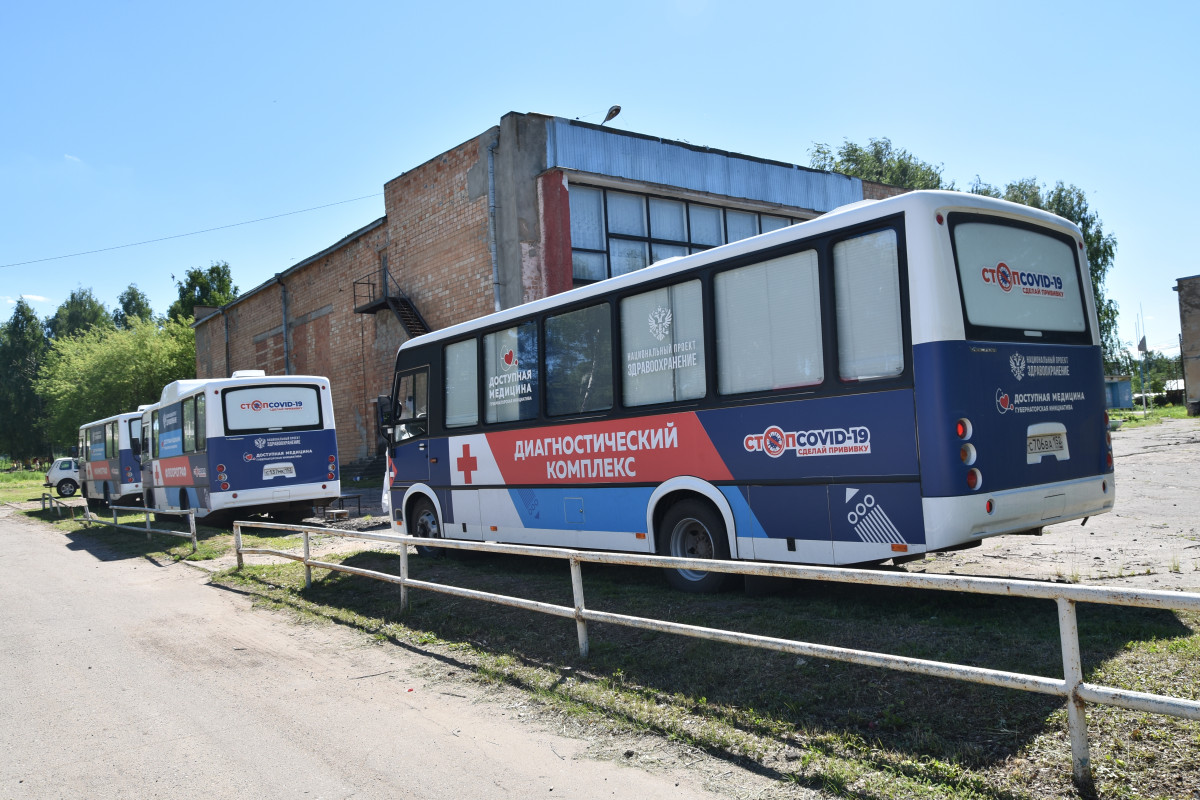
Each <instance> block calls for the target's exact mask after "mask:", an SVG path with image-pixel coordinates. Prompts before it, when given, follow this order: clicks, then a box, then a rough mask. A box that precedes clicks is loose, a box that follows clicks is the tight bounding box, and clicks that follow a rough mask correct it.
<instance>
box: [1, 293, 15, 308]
mask: <svg viewBox="0 0 1200 800" xmlns="http://www.w3.org/2000/svg"><path fill="white" fill-rule="evenodd" d="M0 300H3V301H4V302H5V303H8V304H9V305H10V306H15V305H16V304H17V301H16V300H14V299H12V298H11V297H9V296H7V295H2V294H0Z"/></svg>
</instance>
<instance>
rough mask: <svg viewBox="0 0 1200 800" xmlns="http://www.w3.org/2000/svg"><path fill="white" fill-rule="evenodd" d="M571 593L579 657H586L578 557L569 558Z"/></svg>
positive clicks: (581, 579)
mask: <svg viewBox="0 0 1200 800" xmlns="http://www.w3.org/2000/svg"><path fill="white" fill-rule="evenodd" d="M571 591H572V593H573V594H574V595H575V632H576V633H577V634H578V635H579V657H580V658H587V657H588V633H587V620H585V619H584V618H583V569H582V568H581V567H580V566H579V557H578V556H571Z"/></svg>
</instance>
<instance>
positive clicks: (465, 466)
mask: <svg viewBox="0 0 1200 800" xmlns="http://www.w3.org/2000/svg"><path fill="white" fill-rule="evenodd" d="M477 469H479V459H477V458H476V457H475V456H473V455H471V445H470V443H467V444H464V445H463V452H462V455H461V456H460V457H459V459H458V471H459V472H461V473H462V474H463V483H466V484H470V483H471V473H472V472H474V471H475V470H477Z"/></svg>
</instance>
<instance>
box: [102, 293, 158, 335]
mask: <svg viewBox="0 0 1200 800" xmlns="http://www.w3.org/2000/svg"><path fill="white" fill-rule="evenodd" d="M117 303H118V307H117V308H116V309H115V310H114V311H113V313H112V318H113V324H114V325H116V326H117V327H118V328H131V327H133V321H134V320H135V319H140V320H141V321H142V322H149V321H150V320H151V319H152V318H153V317H154V312H153V311H152V310H151V308H150V298H149V297H146V295H145V294H143V293H142V291H141V290H140V289H138V288H137V284H136V283H131V284H129V286H128V287H127V288H126V289H125V291H123V292H121V296H120V297H119V298H117Z"/></svg>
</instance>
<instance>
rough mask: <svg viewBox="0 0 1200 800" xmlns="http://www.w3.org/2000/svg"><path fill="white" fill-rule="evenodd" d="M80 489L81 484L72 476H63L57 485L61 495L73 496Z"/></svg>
mask: <svg viewBox="0 0 1200 800" xmlns="http://www.w3.org/2000/svg"><path fill="white" fill-rule="evenodd" d="M78 490H79V484H78V483H76V482H75V481H73V480H71V479H70V478H63V479H62V480H61V481H59V482H58V486H56V487H55V491H57V492H58V496H59V497H71V496H73V495H74V494H75V492H76V491H78Z"/></svg>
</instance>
